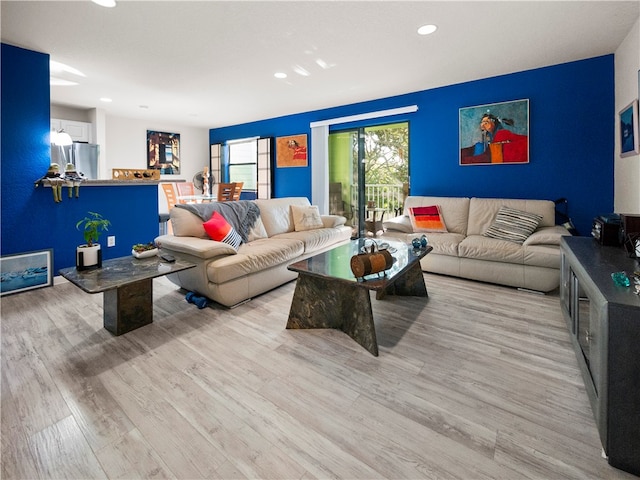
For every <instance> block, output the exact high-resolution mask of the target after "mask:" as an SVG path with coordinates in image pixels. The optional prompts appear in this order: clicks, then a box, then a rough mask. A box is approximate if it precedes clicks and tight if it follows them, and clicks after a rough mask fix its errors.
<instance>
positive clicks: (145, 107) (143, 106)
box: [139, 105, 149, 110]
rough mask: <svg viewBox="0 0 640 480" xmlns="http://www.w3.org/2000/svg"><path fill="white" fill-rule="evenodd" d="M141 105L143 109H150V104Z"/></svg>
mask: <svg viewBox="0 0 640 480" xmlns="http://www.w3.org/2000/svg"><path fill="white" fill-rule="evenodd" d="M139 107H140V108H142V109H143V110H148V109H149V105H139Z"/></svg>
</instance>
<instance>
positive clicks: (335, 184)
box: [329, 122, 409, 238]
mask: <svg viewBox="0 0 640 480" xmlns="http://www.w3.org/2000/svg"><path fill="white" fill-rule="evenodd" d="M408 152H409V124H408V123H407V122H402V123H396V124H387V125H377V126H370V127H361V128H355V129H349V130H341V131H336V132H332V133H330V134H329V213H333V214H338V215H343V216H345V217H346V218H347V223H348V225H351V226H352V228H353V236H354V238H355V237H362V236H365V235H367V236H375V235H376V234H378V233H380V231H381V230H382V221H383V220H384V219H385V218H389V217H393V216H396V215H398V214H401V209H402V206H403V204H404V199H405V197H406V196H407V195H408V194H409V156H408Z"/></svg>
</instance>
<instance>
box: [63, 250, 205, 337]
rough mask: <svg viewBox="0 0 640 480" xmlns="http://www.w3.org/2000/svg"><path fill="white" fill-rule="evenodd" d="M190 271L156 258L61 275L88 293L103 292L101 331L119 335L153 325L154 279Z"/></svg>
mask: <svg viewBox="0 0 640 480" xmlns="http://www.w3.org/2000/svg"><path fill="white" fill-rule="evenodd" d="M193 267H195V264H193V263H189V262H184V261H181V260H180V259H176V261H175V262H172V263H168V262H165V261H164V260H162V259H161V258H160V257H158V256H154V257H149V258H135V257H133V256H130V257H120V258H114V259H111V260H105V261H103V262H102V267H101V268H96V269H93V270H83V271H78V270H77V269H76V268H75V267H69V268H63V269H62V270H60V275H62V276H63V277H64V278H66V279H67V280H69V281H70V282H71V283H73V284H74V285H76V286H77V287H79V288H81V289H82V290H84V291H85V292H87V293H101V292H104V298H103V306H104V308H103V310H104V314H103V318H104V328H105V329H107V330H109V331H110V332H111V333H113V334H114V335H122V334H123V333H127V332H130V331H131V330H134V329H136V328H139V327H142V326H143V325H148V324H149V323H151V322H152V321H153V279H154V278H156V277H161V276H163V275H167V274H169V273H173V272H178V271H180V270H186V269H188V268H193Z"/></svg>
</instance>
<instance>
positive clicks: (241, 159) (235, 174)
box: [228, 138, 258, 192]
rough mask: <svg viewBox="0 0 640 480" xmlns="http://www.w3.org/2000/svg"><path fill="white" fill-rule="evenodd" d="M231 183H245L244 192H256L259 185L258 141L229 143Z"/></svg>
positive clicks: (253, 139)
mask: <svg viewBox="0 0 640 480" xmlns="http://www.w3.org/2000/svg"><path fill="white" fill-rule="evenodd" d="M228 144H229V181H230V182H244V186H243V187H242V189H243V190H251V191H253V192H255V191H256V190H257V188H258V187H257V184H258V179H257V176H258V148H257V143H256V139H255V138H252V139H249V140H239V141H237V142H228Z"/></svg>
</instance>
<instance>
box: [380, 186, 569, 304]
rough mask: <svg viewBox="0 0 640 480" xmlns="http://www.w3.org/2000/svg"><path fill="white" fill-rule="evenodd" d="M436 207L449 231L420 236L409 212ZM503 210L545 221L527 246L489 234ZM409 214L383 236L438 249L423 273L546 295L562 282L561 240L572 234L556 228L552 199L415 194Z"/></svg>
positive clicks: (393, 222)
mask: <svg viewBox="0 0 640 480" xmlns="http://www.w3.org/2000/svg"><path fill="white" fill-rule="evenodd" d="M432 205H439V206H440V210H441V215H442V218H443V220H444V223H445V224H446V230H447V232H446V233H441V232H437V233H435V232H414V231H413V227H412V223H411V221H410V217H409V209H410V208H411V207H426V206H432ZM502 206H505V207H509V208H512V209H516V210H519V211H523V212H529V213H534V214H538V215H540V216H541V217H542V219H541V220H540V222H539V224H538V227H537V228H536V229H535V231H534V232H533V233H532V234H531V235H530V236H529V237H527V238H526V240H525V241H524V242H523V243H522V244H520V243H516V242H513V241H507V240H502V239H496V238H489V237H486V236H484V235H483V234H484V233H485V232H486V231H487V229H488V228H489V227H490V226H491V225H492V224H493V222H494V220H495V218H496V215H497V214H498V211H499V210H500V208H501V207H502ZM403 213H404V215H402V216H399V217H396V218H393V219H390V220H387V221H385V222H384V228H385V232H384V234H383V237H386V238H393V239H399V240H402V241H405V242H408V243H410V242H411V240H412V239H413V238H416V237H420V236H421V235H423V234H424V235H426V236H427V238H428V240H429V244H430V245H431V246H432V247H433V251H432V252H431V253H430V254H429V255H427V256H426V257H424V258H423V259H422V261H421V266H422V269H423V271H426V272H432V273H440V274H446V275H453V276H457V277H463V278H469V279H472V280H480V281H484V282H490V283H496V284H501V285H508V286H512V287H519V288H525V289H530V290H536V291H540V292H550V291H552V290H554V289H556V288H557V287H558V286H559V284H560V238H561V237H562V236H563V235H570V233H569V231H568V230H567V229H566V228H564V227H562V226H557V225H555V203H554V202H552V201H548V200H517V199H500V198H467V197H429V196H410V197H407V199H406V201H405V205H404V211H403Z"/></svg>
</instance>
